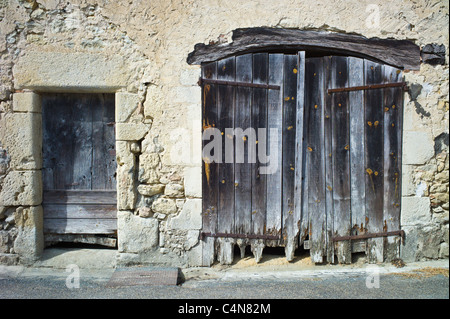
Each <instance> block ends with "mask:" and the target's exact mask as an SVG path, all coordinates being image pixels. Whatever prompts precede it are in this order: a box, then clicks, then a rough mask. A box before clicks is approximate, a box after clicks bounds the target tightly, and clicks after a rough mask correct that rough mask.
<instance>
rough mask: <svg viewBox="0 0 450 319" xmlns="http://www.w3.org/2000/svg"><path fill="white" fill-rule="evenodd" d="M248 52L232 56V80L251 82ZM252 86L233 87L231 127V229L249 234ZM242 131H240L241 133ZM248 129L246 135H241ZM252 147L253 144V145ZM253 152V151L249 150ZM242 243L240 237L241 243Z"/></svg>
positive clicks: (250, 60)
mask: <svg viewBox="0 0 450 319" xmlns="http://www.w3.org/2000/svg"><path fill="white" fill-rule="evenodd" d="M252 69H253V67H252V54H245V55H241V56H237V57H236V81H238V82H245V83H251V81H252V78H253V75H252ZM251 115H252V89H251V88H249V87H237V88H236V112H235V114H234V116H235V118H234V128H235V133H236V135H235V138H236V145H235V152H236V162H235V165H234V169H235V174H234V182H235V198H234V199H235V209H236V212H235V229H234V232H235V233H236V234H250V233H251V231H252V174H251V172H252V163H251V162H249V158H248V156H249V153H252V149H253V147H254V146H255V145H254V143H255V141H256V136H255V135H253V136H251V135H252V134H251V132H250V131H247V129H248V128H250V129H251V128H252V118H251ZM241 132H242V134H241ZM244 133H248V134H249V135H244ZM255 150H256V147H255ZM253 153H254V152H253ZM243 245H245V242H244V241H242V243H241V246H243Z"/></svg>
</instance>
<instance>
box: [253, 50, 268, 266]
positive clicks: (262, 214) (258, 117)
mask: <svg viewBox="0 0 450 319" xmlns="http://www.w3.org/2000/svg"><path fill="white" fill-rule="evenodd" d="M268 76H269V55H268V54H267V53H255V54H253V83H255V84H267V83H268ZM267 94H268V92H267V89H263V88H253V95H252V99H253V103H252V126H253V128H254V129H255V130H257V141H256V149H257V154H256V155H257V156H256V162H255V163H254V164H253V166H252V210H251V218H252V233H253V234H255V235H262V234H264V231H265V223H266V198H267V194H266V192H267V186H266V182H267V178H266V176H267V175H266V174H263V173H262V172H261V168H262V167H264V166H266V163H263V161H265V158H264V157H265V156H266V155H267V143H266V141H267V139H266V138H267V136H266V131H265V129H267ZM260 129H264V130H260ZM259 142H260V143H259ZM250 242H251V246H252V252H253V255H254V256H255V260H256V262H259V261H260V259H261V257H262V250H263V248H264V241H263V240H251V241H250Z"/></svg>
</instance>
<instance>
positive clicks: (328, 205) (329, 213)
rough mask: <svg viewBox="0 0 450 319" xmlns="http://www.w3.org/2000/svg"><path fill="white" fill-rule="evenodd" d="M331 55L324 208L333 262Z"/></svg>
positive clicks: (327, 64) (327, 69)
mask: <svg viewBox="0 0 450 319" xmlns="http://www.w3.org/2000/svg"><path fill="white" fill-rule="evenodd" d="M331 60H332V57H331V56H327V57H324V58H323V69H324V81H323V82H324V85H325V89H324V95H325V110H324V111H325V112H324V115H325V118H324V148H325V152H324V156H325V186H326V187H325V210H326V220H327V226H326V251H327V261H328V262H329V263H334V255H335V252H334V243H333V241H332V237H333V230H334V204H333V150H332V146H333V145H332V143H333V137H332V136H333V125H332V124H333V123H332V122H333V121H332V103H333V99H332V97H333V95H332V94H326V90H327V89H328V88H330V87H332V85H333V83H332V63H331Z"/></svg>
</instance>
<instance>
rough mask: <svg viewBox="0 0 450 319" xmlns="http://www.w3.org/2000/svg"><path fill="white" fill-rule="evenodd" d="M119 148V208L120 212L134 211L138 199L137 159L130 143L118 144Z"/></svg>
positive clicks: (119, 142)
mask: <svg viewBox="0 0 450 319" xmlns="http://www.w3.org/2000/svg"><path fill="white" fill-rule="evenodd" d="M116 146H117V156H116V157H117V164H118V165H117V207H118V209H119V210H128V209H134V208H135V204H136V199H137V193H136V187H135V181H134V179H135V175H136V168H135V165H136V163H135V162H136V159H135V156H134V154H133V153H131V152H130V150H129V147H128V143H127V142H123V141H118V142H116Z"/></svg>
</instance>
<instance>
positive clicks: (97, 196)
mask: <svg viewBox="0 0 450 319" xmlns="http://www.w3.org/2000/svg"><path fill="white" fill-rule="evenodd" d="M43 194H44V198H43V203H44V204H111V205H115V204H116V203H117V192H116V191H111V190H94V191H91V190H53V191H44V193H43Z"/></svg>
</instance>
